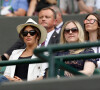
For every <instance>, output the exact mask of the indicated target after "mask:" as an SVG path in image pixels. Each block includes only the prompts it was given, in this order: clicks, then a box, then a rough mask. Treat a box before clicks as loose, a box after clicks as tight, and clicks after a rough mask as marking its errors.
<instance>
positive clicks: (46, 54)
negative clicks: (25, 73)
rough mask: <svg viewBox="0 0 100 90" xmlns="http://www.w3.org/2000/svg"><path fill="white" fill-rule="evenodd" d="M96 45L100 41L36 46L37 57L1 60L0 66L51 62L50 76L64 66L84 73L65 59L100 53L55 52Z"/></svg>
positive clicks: (72, 70)
mask: <svg viewBox="0 0 100 90" xmlns="http://www.w3.org/2000/svg"><path fill="white" fill-rule="evenodd" d="M94 46H95V47H96V46H100V41H98V42H87V43H75V44H65V45H59V44H58V45H51V46H48V47H42V48H36V49H35V51H34V54H35V55H36V56H37V57H38V58H36V59H30V60H28V59H24V60H11V61H1V62H0V66H8V65H16V64H23V63H43V62H48V63H49V77H55V76H56V74H57V68H62V69H64V70H67V71H69V72H71V73H73V74H75V75H76V74H77V75H83V74H82V73H80V72H78V71H77V70H76V69H75V68H72V67H70V66H68V65H66V64H65V63H63V62H62V61H63V59H66V60H73V59H74V60H76V59H89V58H100V53H97V54H96V53H95V54H94V53H91V54H80V55H68V56H54V53H55V52H57V51H61V50H69V49H76V48H86V47H94Z"/></svg>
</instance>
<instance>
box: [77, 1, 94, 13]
mask: <svg viewBox="0 0 100 90" xmlns="http://www.w3.org/2000/svg"><path fill="white" fill-rule="evenodd" d="M77 2H78V7H79V11H80V14H86V13H92V12H94V10H95V0H77Z"/></svg>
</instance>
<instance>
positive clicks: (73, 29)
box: [64, 27, 78, 33]
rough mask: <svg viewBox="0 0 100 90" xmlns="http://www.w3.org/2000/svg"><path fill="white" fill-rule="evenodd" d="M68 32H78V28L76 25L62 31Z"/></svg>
mask: <svg viewBox="0 0 100 90" xmlns="http://www.w3.org/2000/svg"><path fill="white" fill-rule="evenodd" d="M70 32H72V33H76V32H78V28H77V27H75V28H71V29H68V28H67V29H64V33H70Z"/></svg>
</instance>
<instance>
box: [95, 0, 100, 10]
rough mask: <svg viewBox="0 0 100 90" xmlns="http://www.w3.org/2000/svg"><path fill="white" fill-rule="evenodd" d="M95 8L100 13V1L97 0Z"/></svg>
mask: <svg viewBox="0 0 100 90" xmlns="http://www.w3.org/2000/svg"><path fill="white" fill-rule="evenodd" d="M95 7H96V11H97V12H100V0H96V3H95Z"/></svg>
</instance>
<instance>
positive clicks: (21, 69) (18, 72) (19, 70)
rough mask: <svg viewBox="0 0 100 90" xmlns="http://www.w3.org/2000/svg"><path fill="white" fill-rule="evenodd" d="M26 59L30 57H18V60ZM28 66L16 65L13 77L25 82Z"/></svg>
mask: <svg viewBox="0 0 100 90" xmlns="http://www.w3.org/2000/svg"><path fill="white" fill-rule="evenodd" d="M28 58H31V56H29V57H19V59H28ZM28 66H29V64H19V65H16V69H15V75H14V76H18V77H19V78H21V79H23V80H26V79H27V73H28Z"/></svg>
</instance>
